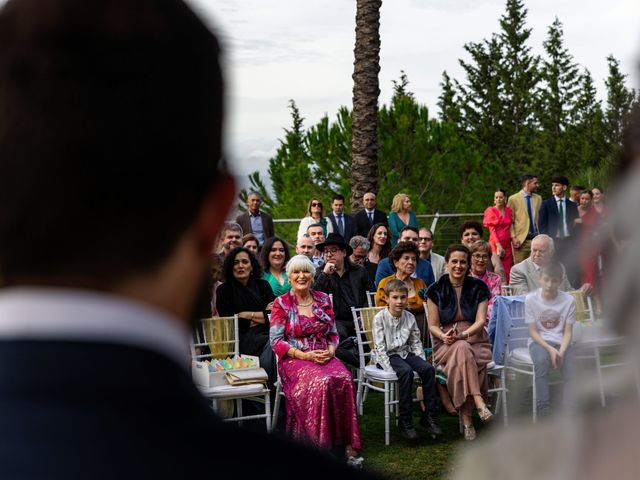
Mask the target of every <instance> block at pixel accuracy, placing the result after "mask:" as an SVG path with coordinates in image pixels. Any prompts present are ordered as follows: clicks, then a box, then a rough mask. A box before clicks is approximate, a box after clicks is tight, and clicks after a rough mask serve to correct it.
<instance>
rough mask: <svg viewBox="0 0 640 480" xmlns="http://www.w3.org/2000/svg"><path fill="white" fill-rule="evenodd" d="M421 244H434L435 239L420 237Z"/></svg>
mask: <svg viewBox="0 0 640 480" xmlns="http://www.w3.org/2000/svg"><path fill="white" fill-rule="evenodd" d="M418 241H419V242H432V241H433V238H431V237H418Z"/></svg>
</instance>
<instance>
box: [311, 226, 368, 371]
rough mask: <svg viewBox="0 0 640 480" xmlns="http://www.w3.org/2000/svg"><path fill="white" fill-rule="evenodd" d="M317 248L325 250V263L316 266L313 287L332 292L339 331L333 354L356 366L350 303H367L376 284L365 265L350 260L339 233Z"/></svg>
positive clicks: (356, 305)
mask: <svg viewBox="0 0 640 480" xmlns="http://www.w3.org/2000/svg"><path fill="white" fill-rule="evenodd" d="M316 248H317V249H318V250H319V251H321V252H322V253H323V254H324V260H325V264H324V266H323V267H318V269H317V270H316V275H315V279H314V282H313V287H312V288H313V289H314V290H318V291H320V292H324V293H329V294H332V295H333V312H334V315H335V319H336V328H337V329H338V334H339V335H340V344H339V345H338V348H337V350H336V357H338V358H339V359H340V360H342V361H343V362H344V363H347V364H350V365H353V366H354V367H359V366H360V364H359V361H358V353H357V346H356V345H355V343H354V337H355V335H356V331H355V327H354V325H353V316H352V314H351V307H355V308H362V307H366V306H367V292H373V291H374V290H375V286H374V285H373V282H372V281H371V279H370V278H369V275H368V274H367V271H366V270H365V269H364V267H361V266H360V265H356V264H354V263H353V262H351V261H350V260H349V258H348V257H349V256H350V255H351V254H352V253H353V250H352V249H351V247H350V246H349V245H348V244H347V243H345V241H344V238H342V236H341V235H339V234H337V233H330V234H329V235H328V236H327V239H326V240H325V241H324V242H323V243H319V244H318V245H316Z"/></svg>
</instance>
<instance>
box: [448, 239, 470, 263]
mask: <svg viewBox="0 0 640 480" xmlns="http://www.w3.org/2000/svg"><path fill="white" fill-rule="evenodd" d="M453 252H462V253H465V254H466V255H467V263H469V264H471V252H470V251H469V249H468V248H467V247H465V246H464V245H462V244H461V243H454V244H453V245H449V246H448V247H447V251H446V252H445V254H444V260H445V262H448V261H449V258H450V257H451V254H452V253H453Z"/></svg>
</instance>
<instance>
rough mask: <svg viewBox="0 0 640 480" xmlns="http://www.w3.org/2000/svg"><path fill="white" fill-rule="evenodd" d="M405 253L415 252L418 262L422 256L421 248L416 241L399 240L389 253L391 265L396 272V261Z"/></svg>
mask: <svg viewBox="0 0 640 480" xmlns="http://www.w3.org/2000/svg"><path fill="white" fill-rule="evenodd" d="M405 253H413V254H415V256H416V262H417V261H418V259H419V258H420V250H419V249H418V246H417V245H416V244H415V243H414V242H398V243H397V244H396V246H395V247H393V250H391V253H389V265H391V267H392V268H393V271H394V272H395V270H396V267H395V265H394V264H395V262H397V261H398V260H400V258H401V257H402V255H404V254H405Z"/></svg>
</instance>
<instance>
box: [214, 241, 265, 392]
mask: <svg viewBox="0 0 640 480" xmlns="http://www.w3.org/2000/svg"><path fill="white" fill-rule="evenodd" d="M222 270H223V275H224V283H223V284H222V285H220V286H219V287H218V291H217V302H216V303H217V309H218V314H219V315H222V316H224V317H229V316H231V315H238V320H239V333H240V353H244V354H246V355H255V356H257V357H260V366H261V367H263V368H264V369H265V370H266V371H267V374H268V375H269V379H270V381H273V380H274V379H275V370H274V368H273V366H274V365H275V364H274V357H273V352H272V351H271V348H270V347H269V320H268V318H269V317H268V313H269V312H270V311H271V307H272V305H273V300H274V299H275V296H274V295H273V292H272V290H271V287H270V286H269V284H268V283H267V282H266V281H264V280H262V278H260V277H261V275H262V268H261V267H260V264H259V263H258V259H257V258H256V257H255V255H253V254H252V253H251V252H250V251H249V250H248V249H246V248H244V247H236V248H234V249H233V250H231V252H229V255H227V256H226V257H225V259H224V265H223V267H222Z"/></svg>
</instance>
